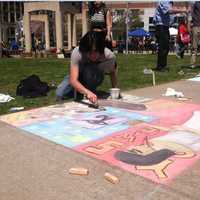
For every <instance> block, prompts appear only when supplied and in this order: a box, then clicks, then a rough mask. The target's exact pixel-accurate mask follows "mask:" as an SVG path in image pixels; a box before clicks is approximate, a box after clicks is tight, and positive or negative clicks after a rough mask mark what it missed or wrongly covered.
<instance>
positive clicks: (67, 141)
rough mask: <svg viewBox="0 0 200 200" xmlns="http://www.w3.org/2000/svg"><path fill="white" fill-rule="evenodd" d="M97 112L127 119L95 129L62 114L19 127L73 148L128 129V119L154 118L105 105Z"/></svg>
mask: <svg viewBox="0 0 200 200" xmlns="http://www.w3.org/2000/svg"><path fill="white" fill-rule="evenodd" d="M96 114H97V112H95V113H91V112H90V113H81V114H78V118H79V117H80V116H81V118H84V117H90V116H91V117H92V116H94V115H96ZM98 114H104V115H109V116H111V115H112V116H115V117H124V118H127V121H124V122H121V123H120V122H119V123H117V124H112V125H104V126H102V127H100V128H97V129H89V128H84V127H81V126H79V125H77V124H76V125H75V124H74V123H73V122H72V120H76V117H74V118H73V117H71V116H70V117H68V116H64V117H61V118H59V119H54V120H51V121H44V122H38V123H34V124H31V125H28V126H23V127H21V128H22V129H23V130H25V131H27V132H28V133H32V134H35V135H38V136H40V137H42V138H45V139H47V140H50V141H53V142H55V143H57V144H61V145H63V146H66V147H69V148H73V147H76V146H79V145H83V144H85V143H88V142H92V141H95V140H98V139H101V138H103V137H105V136H109V135H111V134H113V133H115V132H119V131H122V130H126V129H128V128H129V127H130V126H129V124H128V121H133V120H141V121H144V122H147V123H148V122H151V121H153V120H155V117H152V116H147V115H142V114H138V113H134V112H129V111H127V110H124V109H118V108H113V107H107V109H106V111H101V112H98Z"/></svg>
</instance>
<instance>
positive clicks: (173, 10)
mask: <svg viewBox="0 0 200 200" xmlns="http://www.w3.org/2000/svg"><path fill="white" fill-rule="evenodd" d="M187 12H188V10H187V9H186V7H185V8H175V7H174V4H173V3H170V7H169V13H170V14H178V13H187Z"/></svg>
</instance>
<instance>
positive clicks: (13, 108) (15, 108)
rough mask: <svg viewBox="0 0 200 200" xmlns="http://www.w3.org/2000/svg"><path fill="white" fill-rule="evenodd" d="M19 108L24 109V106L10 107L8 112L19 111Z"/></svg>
mask: <svg viewBox="0 0 200 200" xmlns="http://www.w3.org/2000/svg"><path fill="white" fill-rule="evenodd" d="M20 110H24V107H12V108H10V112H16V111H20Z"/></svg>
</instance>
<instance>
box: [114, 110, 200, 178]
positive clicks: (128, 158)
mask: <svg viewBox="0 0 200 200" xmlns="http://www.w3.org/2000/svg"><path fill="white" fill-rule="evenodd" d="M199 121H200V111H194V112H193V114H192V117H191V118H190V119H188V120H187V121H186V122H184V123H183V124H182V125H181V126H174V127H172V128H167V127H159V126H155V127H153V126H154V125H150V126H152V127H151V128H155V129H160V130H164V131H168V134H166V135H163V136H160V137H156V138H152V139H148V137H146V138H145V140H146V141H144V143H143V144H142V145H138V146H132V147H129V151H117V152H116V153H115V155H114V156H115V158H116V159H117V160H119V161H121V162H124V163H126V164H130V165H134V166H135V168H136V169H137V170H152V171H154V173H155V174H156V175H157V176H158V178H167V177H168V176H167V172H166V168H167V166H168V165H170V164H173V162H174V161H173V160H170V158H171V157H174V158H182V159H187V158H188V159H190V158H192V157H194V156H196V154H197V153H198V152H199V151H200V126H199V123H198V122H199ZM147 126H148V125H147Z"/></svg>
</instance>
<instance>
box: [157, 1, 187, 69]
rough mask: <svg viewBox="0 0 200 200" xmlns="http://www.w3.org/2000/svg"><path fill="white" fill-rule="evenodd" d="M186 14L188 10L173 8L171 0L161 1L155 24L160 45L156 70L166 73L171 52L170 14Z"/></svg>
mask: <svg viewBox="0 0 200 200" xmlns="http://www.w3.org/2000/svg"><path fill="white" fill-rule="evenodd" d="M182 12H186V9H177V8H174V7H173V2H172V1H169V0H165V1H160V2H159V3H158V6H157V8H156V10H155V15H154V23H155V26H156V39H157V43H158V54H157V66H156V68H155V69H154V70H156V71H160V72H164V71H166V70H169V68H168V67H167V56H168V52H169V41H170V34H169V26H170V14H175V13H182Z"/></svg>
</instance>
